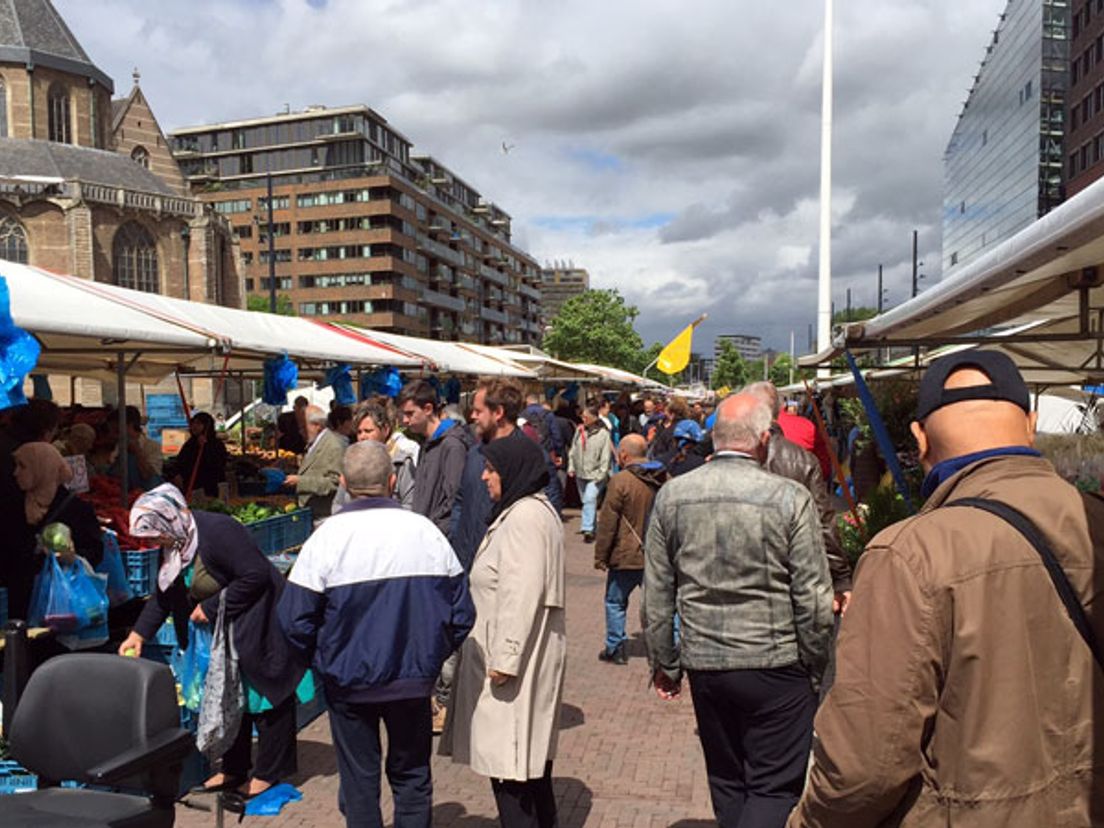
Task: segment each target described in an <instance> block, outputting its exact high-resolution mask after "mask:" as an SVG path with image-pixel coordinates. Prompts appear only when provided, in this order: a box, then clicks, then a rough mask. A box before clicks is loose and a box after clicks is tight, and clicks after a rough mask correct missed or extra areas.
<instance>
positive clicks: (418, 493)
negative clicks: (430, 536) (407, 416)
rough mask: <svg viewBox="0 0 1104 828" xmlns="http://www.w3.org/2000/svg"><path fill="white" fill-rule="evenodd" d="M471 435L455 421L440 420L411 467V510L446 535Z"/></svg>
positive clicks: (471, 439)
mask: <svg viewBox="0 0 1104 828" xmlns="http://www.w3.org/2000/svg"><path fill="white" fill-rule="evenodd" d="M474 442H475V438H474V437H472V435H471V433H470V432H469V431H468V429H466V428H465V427H464V426H463V425H462V424H461V423H459V422H457V421H456V420H443V421H442V422H441V425H440V426H438V428H437V433H435V434H434V435H433V436H431V437H430V438H429V439H428V440H426V441H425V445H423V446H422V450H421V452H420V456H419V457H418V466H417V468H416V469H415V470H414V500H413V505H412V507H411V508H412V509H413V511H415V512H417V513H418V514H419V515H425V516H426V517H427V518H429V519H430V520H432V521H433V523H434V524H435V525H436V526H437V528H438V529H440V530H441V532H442V533H444V534H445V535H447V534H448V531H449V525H450V524H451V523H452V504H453V501H454V500H455V499H456V492H457V490H458V489H459V488H460V479H461V477H462V476H463V474H464V463H465V461H466V460H467V457H468V449H469V448H470V447H471V446H472V445H473V444H474Z"/></svg>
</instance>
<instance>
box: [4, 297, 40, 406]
mask: <svg viewBox="0 0 1104 828" xmlns="http://www.w3.org/2000/svg"><path fill="white" fill-rule="evenodd" d="M41 350H42V349H41V347H40V346H39V344H38V340H37V339H35V338H34V337H33V336H31V335H30V334H29V333H27V332H26V331H25V330H23V329H22V328H20V327H17V326H16V324H15V322H13V321H12V315H11V291H10V290H9V289H8V280H7V279H5V278H4V277H3V276H0V409H5V408H14V407H15V406H17V405H26V404H27V398H26V397H25V396H24V395H23V381H24V380H25V379H26V378H27V374H29V373H31V371H33V370H34V367H35V365H36V364H37V363H38V355H39V353H40V352H41Z"/></svg>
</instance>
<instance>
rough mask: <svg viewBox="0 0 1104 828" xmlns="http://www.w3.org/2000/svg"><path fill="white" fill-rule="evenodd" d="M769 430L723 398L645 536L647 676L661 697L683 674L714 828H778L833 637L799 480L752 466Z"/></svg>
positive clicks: (764, 410)
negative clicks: (708, 453) (696, 462)
mask: <svg viewBox="0 0 1104 828" xmlns="http://www.w3.org/2000/svg"><path fill="white" fill-rule="evenodd" d="M770 425H771V412H770V409H769V408H768V407H767V405H766V404H765V403H763V402H762V401H761V400H760V399H759V398H758V397H757V396H755V395H752V394H746V393H745V394H737V395H735V396H733V397H729V398H728V399H726V400H725V401H724V402H723V403H721V405H720V406H719V408H718V410H717V420H716V424H715V426H714V431H713V440H714V444H715V453H714V455H713V458H712V460H711V461H710V462H709V463H707V464H705V465H704V466H702V467H701V468H698V469H696V470H694V471H691V472H688V473H686V474H684V475H682V476H681V477H676V478H674V479H672V480H670V481H669V482H668V483H666V484H665V485H664V486H663V488H662V489H660V491H659V494H658V495H656V500H655V505H654V507H653V509H652V517H651V521H650V523H649V526H648V535H647V538H646V543H645V570H644V624H645V626H644V635H645V639H646V642H647V645H648V651H649V654H650V655H651V657H652V660H653V665H654V673H653V681H654V683H655V687H656V692H657V693H658V695H659V696H660V697H661V698H664V699H672V698H675V697H677V696H678V695H679V692H680V690H681V683H682V674H683V671H685V672H686V673H687V674H688V675H689V680H690V688H691V690H692V695H693V703H694V715H695V717H696V719H697V723H698V734H699V738H700V740H701V746H702V751H703V753H704V754H705V766H706V773H707V776H708V779H709V791H710V795H711V797H712V800H713V811H714V813H715V815H716V817H717V822H718V824H719V825H720V826H721V828H782V826H783V825H784V824H785V822H786V818H787V816H788V815H789V813H790V810H791V809H792V808H793V806H794V804H795V803H796V802H797V798H798V796H799V795H800V793H801V789H802V785H803V783H804V780H805V770H806V767H807V765H808V757H809V748H810V744H811V742H812V723H813V714H814V712H815V709H816V687H817V684H818V682H819V681H820V678H821V675H822V673H823V671H824V667H825V664H826V663H827V661H828V649H829V647H830V641H831V631H832V584H831V579H830V577H829V573H828V563H827V561H826V559H825V557H824V548H823V544H822V542H821V532H820V526H819V525H818V523H817V515H816V509H815V507H814V505H813V501H812V497H811V496H810V494H809V493H808V492H807V491H806V490H805V488H804V487H803V486H801V485H800V484H798V483H795V482H794V481H792V480H787V479H785V478H782V477H779V476H777V475H773V474H770V473H769V472H767V471H766V470H764V469H763V468H762V467H761V466H762V463H763V462H764V461H765V460H766V455H767V445H768V442H769V440H770ZM676 608H677V611H678V613H679V617H680V619H681V630H680V640H679V641H678V643H676V640H675V612H676Z"/></svg>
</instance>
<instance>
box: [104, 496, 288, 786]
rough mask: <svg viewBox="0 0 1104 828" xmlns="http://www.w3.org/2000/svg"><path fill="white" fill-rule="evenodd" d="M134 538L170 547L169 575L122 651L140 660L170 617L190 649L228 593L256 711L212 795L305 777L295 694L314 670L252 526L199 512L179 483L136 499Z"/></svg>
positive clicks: (166, 552) (165, 560)
mask: <svg viewBox="0 0 1104 828" xmlns="http://www.w3.org/2000/svg"><path fill="white" fill-rule="evenodd" d="M130 534H131V535H133V536H134V537H140V538H149V539H152V540H155V541H156V542H157V543H159V544H160V545H161V569H160V571H159V572H158V575H157V594H156V595H155V596H154V599H153V600H151V601H149V603H147V604H146V607H145V609H144V610H143V611H142V614H141V616H139V618H138V623H137V624H135V626H134V631H133V632H131V634H130V635H129V636H128V637H127V639H126V640H125V641H123V643H122V645H121V646H120V647H119V653H120V655H132V654H133V655H141V653H142V644H143V642H145V641H148V640H149V639H150V638H151V637H152V636H154V635H156V633H157V630H158V629H159V628H160V626H161V625H162V624H163V623H164V622H165V619H166V618H168V617H169V615H172V616H173V622H174V624H175V626H176V633H177V639H178V640H179V641H181V642H184V641H186V640H187V621H188V619H189V618H190V619H191V620H192V621H195V622H196V623H200V624H214V622H215V619H216V616H217V615H218V611H219V596H220V593H221V592H223V591H225V592H226V603H225V612H226V617H227V621H228V622H233V625H234V626H233V635H234V645H235V647H236V648H237V651H238V660H239V664H240V666H241V672H242V677H243V679H244V681H245V684H246V687H245V689H246V691H247V692H246V695H247V697H248V698H247V707H246V711H245V715H244V717H243V718H242V723H241V729H240V730H239V732H238V738H237V739H236V741H235V742H234V744H233V745H232V746H231V748H230V750H229V751H227V752H226V754H225V755H224V756H223V757H222V768H221V772H219V773H216V774H215V775H214V776H212V777H211V778H210V779H208V780H207V782H206V783H205V784H204V785H203V789H204V790H207V791H214V790H226V789H230V788H233V787H237V786H239V785H241V786H242V788H241V792H242V793H243V794H245V795H247V796H256V795H257V794H259V793H262V792H263V791H265V790H267V789H268V788H269V787H271V786H272V785H274V784H275V783H276V782H278V781H279V780H280V779H281V778H284V777H287V776H289V775H291V774H293V773H295V772H296V770H297V760H296V752H295V701H296V690H297V685H300V683H301V679H303V678H304V671H305V670H306V666H307V665H306V664H303V663H301V662H300V661H299V659H298V658H297V656H296V655H295V653H294V652H293V651H292V650H291V649H290V648H289V647H288V645H287V642H286V640H285V639H284V636H283V633H282V632H281V631H280V627H279V624H278V623H277V621H276V615H275V611H276V602H277V600H278V599H279V597H280V593H281V592H282V591H283V588H284V579H283V577H282V576H281V575H280V573H279V572H278V571H277V570H276V568H275V567H274V566H272V564H271V563H269V561H268V560H267V559H266V558H265V556H264V555H262V554H261V551H260V550H259V549H258V548H257V545H256V544H255V543H254V542H253V538H252V536H251V535H250V534H249V531H248V530H247V529H246V528H245V527H244V526H242V525H241V524H240V523H238V522H237V521H236V520H234V518H232V517H230V516H228V515H221V514H214V513H208V512H192V511H191V510H190V509H188V507H187V506H186V505H185V501H184V496H183V495H182V494H181V493H180V490H179V489H177V488H176V487H175V486H172V485H171V484H164V485H161V486H158V487H157V488H156V489H153V490H152V491H150V492H147V493H146V494H144V495H142V496H141V497H140V498H138V500H137V501H135V503H134V506H133V507H132V508H131V513H130ZM303 683H304V684H305V683H307V682H303ZM301 689H302V688H301ZM254 724H256V726H257V733H258V737H259V738H258V748H257V762H256V765H255V767H253V776H252V778H251V779H249V782H248V784H245V782H246V779H247V777H248V776H249V771H250V758H251V757H250V750H251V746H252V733H253V726H254Z"/></svg>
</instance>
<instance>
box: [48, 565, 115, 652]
mask: <svg viewBox="0 0 1104 828" xmlns="http://www.w3.org/2000/svg"><path fill="white" fill-rule="evenodd" d="M62 571H63V572H64V573H65V575H66V577H68V579H69V583H70V586H71V587H72V595H73V597H74V600H75V601H76V603H77V606H78V607H79V612H80V615H81V616H82V617H83V618H84V623H83V624H82V625H81V626H80V627H79V628H78V629H76V630H75V631H73V632H72V633H68V634H59V635H58V637H57V640H58V642H59V643H60V644H61V645H62V646H63V647H68V648H69V649H70V650H85V649H88V648H90V647H98V646H99V645H101V644H104V643H106V642H107V639H108V629H107V609H108V604H109V602H108V597H107V576H106V575H100V574H97V573H95V572H93V571H92V567H91V566H90V565H89V564H88V562H87V561H85V560H84V559H83V558H77V560H76V562H75V563H73V565H72V566H70V567H67V568H66V567H62Z"/></svg>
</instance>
